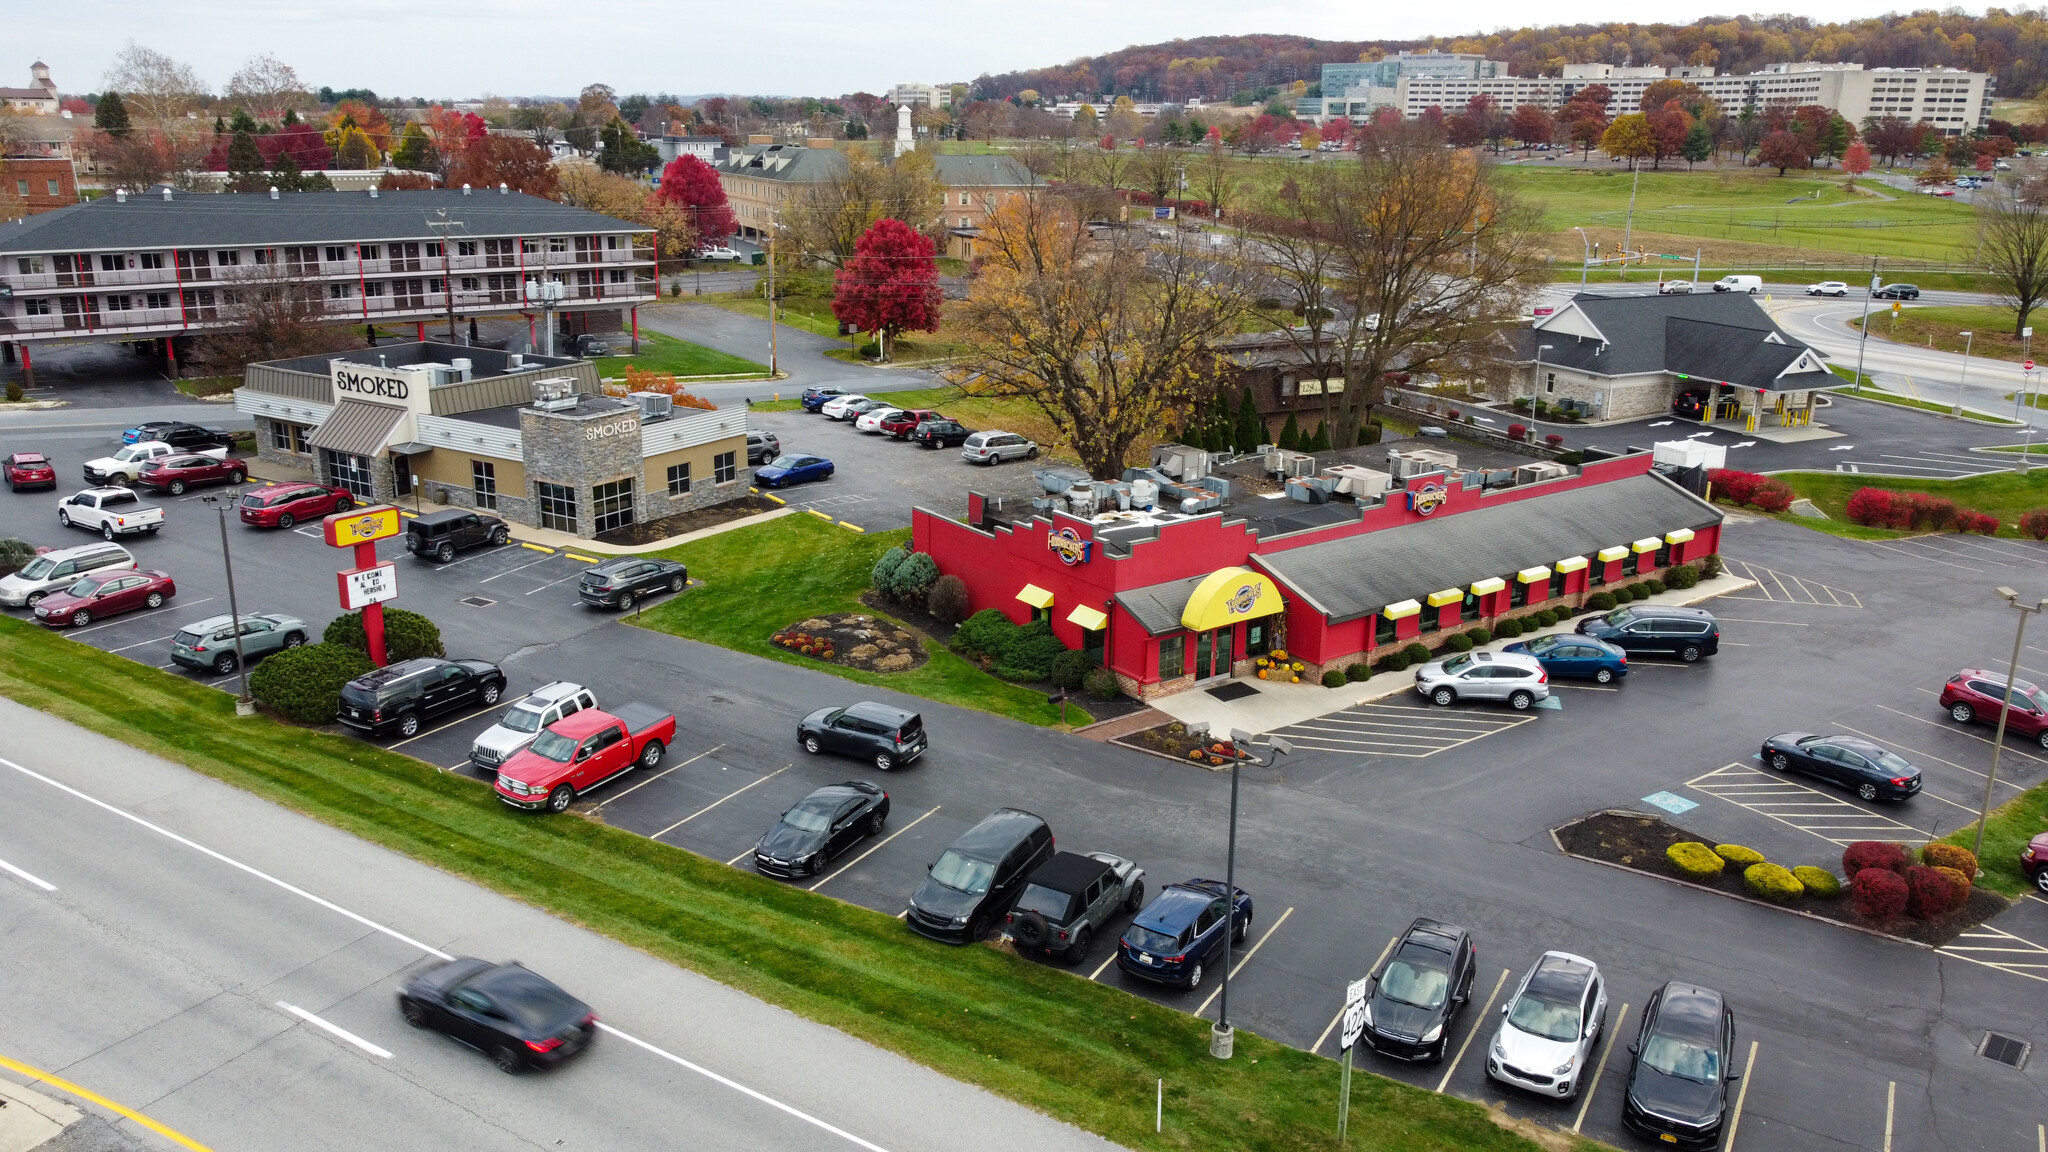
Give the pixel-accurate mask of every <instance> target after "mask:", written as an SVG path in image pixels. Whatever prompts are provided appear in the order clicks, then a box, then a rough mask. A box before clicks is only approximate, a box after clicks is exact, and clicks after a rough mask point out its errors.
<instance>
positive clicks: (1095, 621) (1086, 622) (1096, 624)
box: [1067, 604, 1109, 632]
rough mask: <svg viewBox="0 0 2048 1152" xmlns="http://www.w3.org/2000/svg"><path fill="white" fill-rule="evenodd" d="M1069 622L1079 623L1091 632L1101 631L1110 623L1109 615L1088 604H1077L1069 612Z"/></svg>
mask: <svg viewBox="0 0 2048 1152" xmlns="http://www.w3.org/2000/svg"><path fill="white" fill-rule="evenodd" d="M1067 623H1069V624H1079V625H1080V626H1081V627H1082V628H1083V629H1085V630H1087V631H1089V632H1100V631H1102V629H1103V627H1104V626H1105V625H1107V624H1108V623H1109V617H1108V616H1106V615H1104V614H1103V613H1102V612H1101V611H1100V610H1099V609H1095V608H1090V607H1089V606H1087V605H1086V604H1076V605H1074V610H1073V611H1072V612H1069V613H1067Z"/></svg>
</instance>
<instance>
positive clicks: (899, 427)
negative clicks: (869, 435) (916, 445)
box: [882, 408, 945, 440]
mask: <svg viewBox="0 0 2048 1152" xmlns="http://www.w3.org/2000/svg"><path fill="white" fill-rule="evenodd" d="M943 419H945V417H943V416H941V415H939V414H938V413H937V412H934V411H932V410H931V409H929V408H905V409H904V410H903V411H901V412H898V413H897V414H896V415H894V416H891V417H889V418H888V419H887V420H884V421H882V431H884V432H886V433H888V434H889V438H890V439H891V440H902V439H905V438H907V437H908V436H909V435H910V434H911V433H912V432H915V431H917V426H918V425H919V424H922V423H924V422H925V421H927V420H943Z"/></svg>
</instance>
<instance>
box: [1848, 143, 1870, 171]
mask: <svg viewBox="0 0 2048 1152" xmlns="http://www.w3.org/2000/svg"><path fill="white" fill-rule="evenodd" d="M1842 171H1844V172H1847V173H1848V174H1849V178H1850V179H1851V180H1853V179H1855V178H1856V177H1858V176H1861V175H1863V174H1864V173H1865V172H1868V171H1870V146H1869V145H1868V144H1865V143H1864V142H1863V141H1861V140H1858V141H1856V142H1855V143H1854V144H1851V145H1849V149H1848V151H1846V152H1844V153H1842Z"/></svg>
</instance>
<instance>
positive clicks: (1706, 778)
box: [1685, 764, 1934, 845]
mask: <svg viewBox="0 0 2048 1152" xmlns="http://www.w3.org/2000/svg"><path fill="white" fill-rule="evenodd" d="M1685 786H1686V787H1687V788H1690V789H1692V790H1693V791H1695V792H1704V793H1705V794H1707V795H1709V796H1712V797H1714V798H1715V799H1717V800H1726V801H1727V802H1729V803H1730V804H1733V805H1735V806H1736V807H1738V808H1747V809H1749V810H1750V811H1751V812H1754V813H1756V814H1757V815H1759V816H1763V817H1766V818H1768V819H1771V820H1775V821H1777V822H1778V823H1780V824H1783V825H1785V826H1786V827H1789V828H1797V829H1798V830H1800V831H1801V832H1809V833H1812V834H1813V835H1815V836H1818V837H1820V838H1821V839H1823V840H1826V841H1828V842H1829V843H1832V844H1843V845H1847V844H1852V843H1854V842H1856V841H1858V840H1900V839H1906V838H1908V837H1909V836H1910V837H1911V838H1913V839H1918V840H1923V841H1926V840H1933V839H1934V834H1933V833H1932V832H1925V831H1922V830H1921V829H1918V828H1915V827H1913V826H1912V825H1910V824H1905V823H1902V822H1900V821H1897V820H1894V819H1892V818H1891V817H1889V816H1885V815H1882V814H1880V813H1877V812H1872V811H1870V810H1869V809H1867V808H1863V807H1860V806H1858V805H1855V804H1851V803H1850V802H1849V801H1847V800H1843V799H1841V798H1839V797H1835V796H1830V795H1828V794H1827V793H1825V792H1822V791H1820V790H1819V789H1817V788H1809V787H1807V786H1806V785H1804V784H1800V783H1796V782H1794V781H1792V780H1788V779H1786V778H1784V777H1783V776H1777V775H1774V774H1772V773H1769V772H1765V771H1763V770H1761V769H1758V768H1749V767H1745V766H1743V765H1741V764H1729V765H1727V766H1726V767H1722V768H1716V769H1714V770H1713V771H1712V772H1708V773H1706V774H1704V775H1701V776H1695V777H1694V778H1692V779H1691V780H1688V781H1686V782H1685Z"/></svg>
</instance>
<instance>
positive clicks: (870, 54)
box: [0, 0, 1885, 99]
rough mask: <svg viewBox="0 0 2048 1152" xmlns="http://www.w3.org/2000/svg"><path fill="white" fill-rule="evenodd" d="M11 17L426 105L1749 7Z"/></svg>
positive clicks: (339, 10) (510, 0)
mask: <svg viewBox="0 0 2048 1152" xmlns="http://www.w3.org/2000/svg"><path fill="white" fill-rule="evenodd" d="M4 8H5V10H6V15H5V17H4V23H5V24H6V33H5V35H4V36H0V86H12V85H19V84H26V83H27V82H28V65H29V64H30V63H31V62H32V61H34V60H35V59H37V58H38V57H40V58H41V59H42V60H44V61H45V62H47V63H48V64H49V65H50V70H51V75H52V78H53V79H55V80H56V82H57V85H58V87H60V88H62V89H63V90H64V91H65V92H77V93H83V92H89V91H98V90H99V88H100V87H101V84H102V77H103V76H104V75H105V73H106V70H107V66H108V64H109V62H110V61H111V60H112V59H113V57H114V55H115V53H117V52H119V51H120V49H121V48H122V46H123V45H124V44H125V43H126V42H127V40H129V39H134V40H136V41H138V42H140V43H144V44H147V45H149V46H150V47H152V48H155V49H157V50H158V51H162V52H167V53H169V54H170V55H172V56H174V57H176V58H177V59H179V60H182V61H184V62H186V63H188V64H190V65H192V66H193V67H194V68H195V69H197V70H198V72H199V75H200V77H201V78H202V79H203V80H205V81H206V82H207V83H208V84H209V85H211V86H212V87H214V88H215V89H218V88H219V87H220V86H221V85H222V83H223V82H225V81H226V80H227V78H228V76H229V75H231V74H232V73H233V72H234V71H235V69H236V68H238V67H240V66H241V64H242V62H243V61H244V60H246V59H247V58H248V57H249V56H251V55H254V54H257V53H263V52H269V53H272V54H274V55H276V56H278V57H279V58H281V59H282V60H284V61H285V62H286V63H288V64H290V65H292V66H293V67H294V68H296V69H297V70H298V72H299V75H300V77H301V78H303V79H304V80H305V82H306V83H307V85H308V86H309V87H312V88H318V87H320V86H321V85H327V86H330V87H334V88H350V87H367V88H371V89H374V90H375V91H377V92H378V93H379V94H380V95H389V96H425V97H427V98H429V99H435V98H441V97H470V96H481V95H485V94H497V95H505V96H518V95H528V94H539V93H548V94H556V95H563V94H573V93H575V92H576V91H578V90H579V89H581V88H582V87H583V86H584V85H585V84H589V83H593V82H600V81H601V82H603V83H607V84H610V85H612V87H614V88H616V89H617V90H618V91H619V92H620V93H621V94H625V93H630V92H638V91H646V92H655V91H668V92H675V93H684V94H692V93H707V92H741V93H763V94H777V95H817V96H837V95H840V94H842V93H846V92H853V91H860V90H865V91H869V92H877V93H879V92H881V91H883V90H884V89H886V88H888V87H889V86H890V85H891V84H894V83H897V82H899V81H930V82H934V83H939V82H946V81H954V80H971V79H973V78H974V77H975V76H977V75H980V74H981V73H984V72H1006V71H1010V70H1013V69H1019V68H1035V67H1043V66H1047V65H1052V64H1059V63H1064V62H1065V61H1068V60H1071V59H1074V58H1075V57H1079V56H1089V55H1094V54H1098V53H1102V52H1107V51H1113V50H1115V49H1117V48H1122V47H1125V46H1127V45H1131V44H1150V43H1157V42H1160V41H1164V40H1171V39H1173V38H1175V37H1184V36H1201V35H1213V34H1226V33H1247V32H1272V33H1292V34H1296V35H1304V36H1317V37H1328V38H1330V39H1333V40H1368V39H1382V38H1413V37H1424V36H1455V35H1462V34H1467V33H1471V32H1473V31H1476V30H1480V29H1492V28H1496V27H1504V26H1519V25H1521V24H1523V23H1525V22H1527V21H1529V20H1530V19H1531V18H1532V17H1537V16H1539V15H1541V16H1546V17H1549V18H1551V19H1553V20H1555V19H1570V20H1572V21H1593V20H1608V19H1617V20H1623V19H1635V20H1642V19H1644V18H1645V17H1649V18H1652V19H1656V20H1662V21H1682V20H1693V19H1696V18H1698V17H1701V16H1707V15H1725V14H1727V13H1729V12H1731V11H1738V10H1739V9H1735V8H1733V7H1731V6H1726V5H1715V4H1710V3H1704V2H1697V0H1677V2H1676V3H1669V4H1660V5H1657V6H1655V10H1654V11H1653V12H1652V11H1647V10H1646V9H1645V8H1644V6H1643V5H1642V4H1641V3H1638V2H1625V0H1584V2H1582V3H1579V4H1575V5H1573V6H1572V7H1571V10H1570V12H1569V14H1568V15H1565V14H1564V13H1562V12H1561V11H1560V10H1559V9H1556V8H1536V7H1531V6H1530V5H1528V4H1525V3H1508V2H1506V0H1468V2H1466V3H1462V4H1455V5H1447V6H1445V7H1442V8H1438V7H1436V6H1434V5H1419V6H1416V7H1414V8H1408V7H1406V6H1397V7H1395V8H1393V9H1386V8H1380V7H1379V6H1378V5H1364V4H1359V3H1357V2H1356V0H1345V2H1341V3H1340V2H1335V0H1293V2H1290V3H1286V4H1278V3H1273V2H1271V0H1231V2H1225V0H1177V2H1176V3H1172V4H1147V5H1112V4H1108V3H1103V2H1101V0H1094V2H1089V3H1084V2H1082V0H1037V2H1035V3H1018V2H1016V0H1004V2H1002V3H993V2H990V0H955V2H953V3H945V4H932V3H915V4H912V3H905V2H903V0H863V2H861V3H840V2H835V0H775V2H774V3H768V4H760V5H749V4H738V3H731V2H724V3H707V2H705V0H583V2H581V3H564V2H563V0H545V2H543V0H492V2H490V3H475V2H473V0H440V2H422V0H347V2H345V3H333V2H323V3H314V2H312V0H295V2H283V0H241V2H240V3H237V4H233V5H226V4H222V3H220V2H219V0H85V2H84V3H83V4H82V5H81V7H79V8H74V7H72V6H71V5H69V4H59V3H49V2H47V0H8V2H7V3H6V4H5V5H4ZM1883 10H1885V9H1884V8H1883V7H1882V6H1878V5H1872V4H1870V3H1868V2H1864V3H1855V2H1852V0H1807V2H1806V3H1803V4H1801V5H1800V6H1799V11H1800V14H1801V15H1804V16H1809V17H1812V18H1814V19H1818V20H1828V19H1841V18H1848V17H1855V16H1867V15H1874V14H1876V13H1878V12H1880V11H1883ZM223 16H226V18H225V19H223V18H222V17H223Z"/></svg>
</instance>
